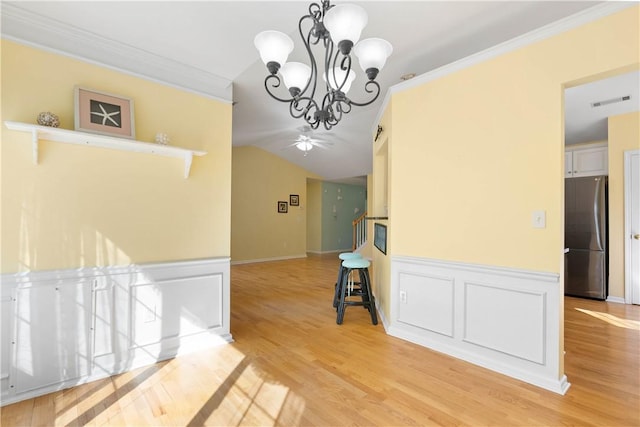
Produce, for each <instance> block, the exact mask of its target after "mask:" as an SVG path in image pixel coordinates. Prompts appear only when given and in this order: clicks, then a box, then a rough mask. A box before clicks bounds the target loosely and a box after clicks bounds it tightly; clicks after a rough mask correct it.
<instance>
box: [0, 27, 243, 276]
mask: <svg viewBox="0 0 640 427" xmlns="http://www.w3.org/2000/svg"><path fill="white" fill-rule="evenodd" d="M74 85H81V86H85V87H89V88H92V89H96V90H100V91H105V92H111V93H116V94H119V95H122V96H126V97H130V98H132V99H133V100H134V102H135V104H134V111H135V127H136V137H137V139H138V140H141V141H147V142H151V141H153V138H154V135H155V134H156V133H157V132H165V133H167V134H169V135H170V137H171V145H175V146H180V147H184V148H191V149H197V150H204V151H207V152H208V154H207V155H205V156H204V157H196V158H194V160H193V166H192V169H191V176H190V177H189V179H184V177H183V169H184V163H183V162H182V161H181V160H179V159H174V158H166V157H160V156H156V155H152V154H142V153H133V152H126V151H117V150H109V149H101V148H93V147H85V146H78V145H69V144H63V143H57V142H48V141H44V142H41V143H40V160H39V164H38V165H34V164H33V160H32V154H31V144H30V141H31V136H30V135H29V134H27V133H22V132H15V131H9V130H7V129H6V127H5V126H4V125H3V126H2V143H1V149H0V152H1V153H2V207H1V213H2V272H5V273H12V272H17V271H27V270H48V269H62V268H76V267H83V266H104V265H121V264H129V263H144V262H155V261H171V260H184V259H193V258H206V257H214V256H229V254H230V225H229V224H230V207H231V182H230V180H231V106H230V105H228V104H224V103H221V102H219V101H214V100H212V99H208V98H205V97H202V96H197V95H194V94H191V93H187V92H184V91H180V90H178V89H174V88H171V87H167V86H163V85H160V84H157V83H153V82H150V81H147V80H143V79H140V78H137V77H133V76H130V75H126V74H122V73H119V72H116V71H112V70H108V69H105V68H101V67H98V66H96V65H92V64H88V63H85V62H81V61H77V60H74V59H70V58H68V57H64V56H60V55H56V54H52V53H48V52H44V51H41V50H37V49H34V48H31V47H26V46H22V45H19V44H16V43H13V42H10V41H7V40H2V121H4V120H12V121H19V122H27V123H35V120H36V116H37V115H38V113H39V112H41V111H52V112H54V113H56V114H57V115H58V116H59V117H60V120H61V125H60V127H61V128H65V129H73V128H74V119H73V117H74V96H73V89H74Z"/></svg>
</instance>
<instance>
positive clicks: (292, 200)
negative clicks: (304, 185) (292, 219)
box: [289, 194, 300, 206]
mask: <svg viewBox="0 0 640 427" xmlns="http://www.w3.org/2000/svg"><path fill="white" fill-rule="evenodd" d="M289 204H290V205H291V206H300V196H299V195H297V194H291V195H289Z"/></svg>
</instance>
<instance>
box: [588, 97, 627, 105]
mask: <svg viewBox="0 0 640 427" xmlns="http://www.w3.org/2000/svg"><path fill="white" fill-rule="evenodd" d="M630 99H631V95H627V96H620V97H618V98H611V99H607V100H605V101H598V102H593V103H592V104H591V106H592V107H604V106H605V105H609V104H615V103H617V102H622V101H628V100H630Z"/></svg>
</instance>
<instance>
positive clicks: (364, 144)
mask: <svg viewBox="0 0 640 427" xmlns="http://www.w3.org/2000/svg"><path fill="white" fill-rule="evenodd" d="M309 3H310V2H307V1H280V2H273V1H237V0H236V1H194V2H187V1H138V2H129V1H127V2H96V1H71V2H61V1H45V2H8V1H2V3H1V6H2V36H3V37H6V38H9V39H12V40H16V41H20V42H24V43H28V44H32V45H36V46H42V47H45V48H48V49H53V50H55V51H58V52H62V53H65V54H68V55H71V56H74V57H79V58H82V59H85V60H88V61H91V62H94V63H98V64H101V65H106V66H109V67H112V68H115V69H119V70H124V71H126V72H129V73H133V74H137V75H141V76H144V77H147V78H151V79H154V80H157V81H160V82H165V83H168V84H171V85H174V86H178V87H181V88H185V89H187V90H190V91H194V92H197V93H201V94H204V95H207V96H210V97H214V98H217V99H221V100H223V101H227V102H231V101H233V102H234V103H235V105H234V107H233V108H234V111H233V145H234V146H240V145H254V146H257V147H260V148H263V149H265V150H268V151H270V152H273V153H275V154H277V155H278V156H281V157H283V158H285V159H287V160H289V161H291V162H293V163H295V164H298V165H300V166H302V167H304V168H306V169H308V170H310V171H312V172H314V173H316V174H318V175H320V176H322V177H324V178H326V179H329V180H340V179H345V178H350V177H356V176H363V175H366V174H368V173H370V172H371V161H372V144H371V132H372V129H373V128H374V126H375V123H374V121H375V119H376V115H377V113H378V110H379V109H380V106H381V102H382V99H383V98H384V95H385V93H386V90H387V89H388V88H389V87H390V86H393V85H395V84H398V83H400V82H401V80H400V77H401V76H402V75H404V74H406V73H416V74H418V75H420V74H424V73H426V72H428V71H431V70H433V69H436V68H438V67H440V66H443V65H446V64H448V63H451V62H453V61H456V60H458V59H461V58H465V57H467V56H469V55H472V54H474V53H476V52H479V51H482V50H484V49H487V48H490V47H492V46H495V45H497V44H500V43H502V42H505V41H507V40H510V39H513V38H515V37H518V36H520V35H522V34H525V33H527V32H529V31H533V30H535V29H537V28H540V27H543V26H545V25H547V24H550V23H552V22H555V21H558V20H561V19H563V18H566V17H568V16H571V15H573V14H576V13H580V12H581V11H584V10H586V9H588V8H590V7H593V6H596V5H597V4H598V3H600V2H583V1H542V2H541V1H517V2H516V1H514V2H505V1H493V2H484V1H469V2H462V1H368V2H362V1H360V2H354V3H357V4H360V5H361V6H363V7H364V8H365V9H366V10H367V13H368V15H369V24H368V26H367V27H366V28H365V30H364V31H363V34H362V38H367V37H381V38H384V39H387V40H388V41H390V42H391V44H392V45H393V47H394V51H393V54H392V56H391V57H390V58H389V60H388V62H387V65H386V67H385V69H383V70H382V72H381V75H380V76H379V77H378V79H377V80H378V81H379V83H380V84H381V86H382V93H381V95H380V97H379V99H378V100H377V101H376V102H375V103H373V104H372V105H370V106H368V107H363V108H356V107H354V109H353V111H352V112H351V113H350V114H348V115H347V116H345V117H344V119H343V121H342V122H341V123H340V124H338V125H337V126H336V127H335V128H334V129H333V130H331V131H329V132H327V131H324V132H322V131H314V132H313V134H312V136H314V137H316V138H320V139H323V140H326V141H330V142H333V145H331V146H329V148H328V149H326V150H325V149H313V150H312V151H311V152H309V153H308V154H307V155H306V156H305V155H304V153H303V152H302V151H300V150H298V149H296V148H295V147H293V146H291V143H292V142H293V141H295V139H296V138H297V137H298V135H299V133H300V126H302V125H303V124H304V123H303V122H302V121H301V120H294V119H292V118H291V117H290V116H289V114H288V106H287V105H285V104H282V103H279V102H276V101H275V100H273V99H271V98H270V97H269V96H268V95H267V93H266V92H265V89H264V78H265V77H266V74H267V71H266V68H265V66H264V64H262V62H261V61H260V58H259V55H258V53H257V51H256V50H255V48H254V46H253V38H254V37H255V35H256V34H257V33H258V32H260V31H262V30H266V29H276V30H280V31H283V32H286V33H288V34H289V35H290V36H291V37H292V38H293V39H294V41H295V43H296V47H295V49H294V52H293V53H292V55H291V56H290V60H299V61H304V62H308V61H306V60H305V58H304V56H303V54H304V50H303V48H302V43H301V42H300V40H299V35H298V33H297V22H298V20H299V18H300V17H301V16H302V15H303V14H305V13H306V12H307V8H308V5H309ZM356 67H357V69H356V71H357V72H359V74H361V75H360V77H359V78H358V79H356V82H355V83H354V87H353V88H352V90H351V91H350V92H349V96H350V97H351V98H352V99H353V100H354V101H360V102H362V101H363V100H365V99H366V98H365V96H364V92H363V91H362V89H361V87H359V85H358V82H363V81H364V79H363V76H362V74H363V73H362V71H361V70H360V68H359V66H356ZM635 82H636V93H637V79H636V80H635ZM361 84H362V83H360V85H361ZM96 89H99V88H96ZM572 91H573V90H572ZM575 91H576V92H579V91H580V89H579V88H576V89H575ZM602 91H604V93H606V89H599V93H603V92H602ZM123 95H127V94H123ZM571 96H572V95H570V94H569V92H568V94H567V106H569V102H570V101H569V99H570V97H571ZM605 98H606V97H605ZM576 111H578V109H577V108H576ZM567 114H568V115H567V118H566V124H567V132H568V133H569V132H570V133H573V132H576V135H577V134H578V133H580V135H581V136H580V138H582V137H584V134H585V132H584V130H585V129H587V128H589V127H590V126H591V124H589V123H580V124H577V122H576V125H575V127H574V125H573V118H572V116H571V113H570V112H569V108H567ZM570 138H573V136H571V137H570V136H569V134H568V135H567V139H570ZM576 138H578V137H576ZM176 139H177V138H176Z"/></svg>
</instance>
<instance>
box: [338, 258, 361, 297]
mask: <svg viewBox="0 0 640 427" xmlns="http://www.w3.org/2000/svg"><path fill="white" fill-rule="evenodd" d="M338 258H340V260H341V261H346V260H349V259H360V258H362V255H360V254H359V253H358V252H342V253H341V254H340V255H338ZM343 273H344V268H343V267H342V262H341V263H340V267H339V268H338V279H337V280H336V284H335V285H334V292H333V308H336V309H337V308H338V299H340V290H339V289H338V288H339V286H340V283H341V282H342V274H343ZM359 285H360V284H359V283H358V286H359Z"/></svg>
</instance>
